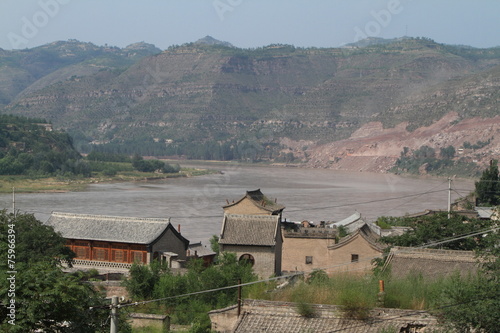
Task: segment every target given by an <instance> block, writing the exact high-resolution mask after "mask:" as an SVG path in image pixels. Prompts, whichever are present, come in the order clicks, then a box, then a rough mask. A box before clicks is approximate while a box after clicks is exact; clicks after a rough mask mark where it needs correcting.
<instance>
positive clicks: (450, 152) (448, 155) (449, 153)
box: [439, 146, 456, 159]
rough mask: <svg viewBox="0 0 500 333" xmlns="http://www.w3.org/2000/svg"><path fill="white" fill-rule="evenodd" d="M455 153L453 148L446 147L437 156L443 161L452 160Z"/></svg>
mask: <svg viewBox="0 0 500 333" xmlns="http://www.w3.org/2000/svg"><path fill="white" fill-rule="evenodd" d="M455 153H456V151H455V148H454V147H453V146H448V147H446V148H441V149H440V150H439V156H440V157H441V158H445V159H452V158H453V157H455Z"/></svg>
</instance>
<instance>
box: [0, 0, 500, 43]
mask: <svg viewBox="0 0 500 333" xmlns="http://www.w3.org/2000/svg"><path fill="white" fill-rule="evenodd" d="M0 32H1V35H0V48H3V49H13V48H15V49H19V48H21V49H22V48H30V47H34V46H38V45H42V44H46V43H50V42H53V41H58V40H68V39H78V40H81V41H85V42H92V43H94V44H97V45H104V44H108V45H114V46H119V47H124V46H126V45H128V44H131V43H134V42H139V41H144V42H148V43H152V44H155V45H156V46H157V47H159V48H161V49H166V48H167V47H169V46H170V45H174V44H183V43H187V42H193V41H196V40H197V39H199V38H202V37H204V36H206V35H211V36H213V37H214V38H217V39H220V40H224V41H228V42H230V43H232V44H233V45H235V46H238V47H244V48H247V47H259V46H265V45H269V44H272V43H282V44H293V45H295V46H302V47H308V46H316V47H335V46H340V45H342V44H345V43H351V42H353V41H355V40H357V39H361V38H365V37H367V36H372V37H382V38H394V37H401V36H404V35H408V36H412V37H429V38H432V39H434V40H435V41H437V42H440V43H447V44H465V45H471V46H475V47H492V46H500V33H499V32H500V1H498V0H142V1H141V0H134V1H132V0H1V2H0Z"/></svg>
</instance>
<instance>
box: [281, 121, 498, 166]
mask: <svg viewBox="0 0 500 333" xmlns="http://www.w3.org/2000/svg"><path fill="white" fill-rule="evenodd" d="M406 126H407V123H401V124H399V125H397V126H395V127H393V128H384V127H383V126H382V123H380V122H370V123H367V124H365V125H363V126H362V127H361V128H359V129H358V130H356V131H355V132H354V133H353V134H352V135H351V136H350V137H349V138H348V139H345V140H340V141H336V142H332V143H328V144H322V145H316V144H314V143H313V142H298V141H292V140H289V139H283V140H281V143H282V144H283V145H284V146H285V147H286V149H289V150H290V151H292V152H294V154H297V156H299V157H302V158H304V162H305V165H306V166H308V167H314V168H330V169H335V170H347V171H368V172H387V171H388V170H389V169H391V168H392V167H393V166H394V164H395V162H396V161H397V159H398V158H400V156H401V153H402V151H403V150H404V148H405V147H407V148H408V149H409V150H410V151H412V150H413V151H414V150H417V149H419V148H421V147H422V146H429V147H431V148H434V149H435V150H437V151H439V149H440V148H445V147H448V146H453V147H455V148H456V156H455V159H462V160H465V161H470V162H475V163H478V164H479V165H480V166H486V165H487V164H488V163H489V161H490V160H491V159H498V158H500V115H499V116H496V117H494V118H471V119H464V120H460V119H459V116H458V114H457V113H456V112H450V113H448V114H447V115H445V117H443V118H441V119H440V120H439V121H437V122H435V123H434V124H432V125H430V126H427V127H420V128H418V129H416V130H414V131H411V132H410V131H408V130H407V129H406ZM488 140H489V144H488V145H486V146H484V147H482V148H479V149H461V148H459V147H462V146H463V145H464V142H469V143H476V142H479V141H483V142H486V141H488ZM304 146H307V147H308V148H307V149H305V150H304V149H302V147H304ZM306 156H307V158H306Z"/></svg>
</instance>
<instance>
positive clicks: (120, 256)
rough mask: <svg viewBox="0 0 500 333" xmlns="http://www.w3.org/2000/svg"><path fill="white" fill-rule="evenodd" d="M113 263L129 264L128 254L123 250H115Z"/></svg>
mask: <svg viewBox="0 0 500 333" xmlns="http://www.w3.org/2000/svg"><path fill="white" fill-rule="evenodd" d="M113 261H116V262H127V252H126V251H123V250H113Z"/></svg>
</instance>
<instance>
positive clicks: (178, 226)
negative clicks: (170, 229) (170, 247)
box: [177, 224, 181, 233]
mask: <svg viewBox="0 0 500 333" xmlns="http://www.w3.org/2000/svg"><path fill="white" fill-rule="evenodd" d="M177 232H179V233H181V225H180V224H178V225H177Z"/></svg>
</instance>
